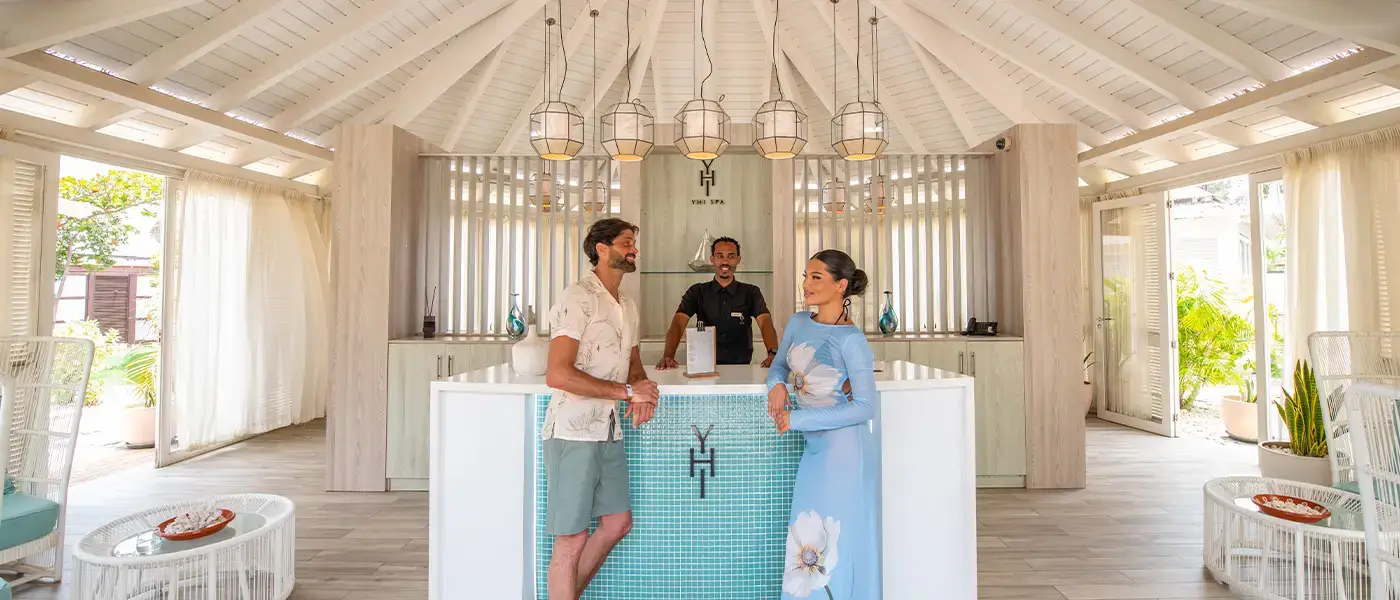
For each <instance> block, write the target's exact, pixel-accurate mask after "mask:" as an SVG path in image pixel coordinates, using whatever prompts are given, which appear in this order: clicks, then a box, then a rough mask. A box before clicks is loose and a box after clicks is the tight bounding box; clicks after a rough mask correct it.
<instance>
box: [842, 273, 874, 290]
mask: <svg viewBox="0 0 1400 600" xmlns="http://www.w3.org/2000/svg"><path fill="white" fill-rule="evenodd" d="M849 281H850V283H847V284H846V295H847V296H862V295H865V288H866V286H868V285H870V276H868V275H866V274H865V271H863V270H861V269H856V272H855V274H853V275H851V278H850V280H849Z"/></svg>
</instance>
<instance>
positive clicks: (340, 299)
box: [326, 125, 428, 491]
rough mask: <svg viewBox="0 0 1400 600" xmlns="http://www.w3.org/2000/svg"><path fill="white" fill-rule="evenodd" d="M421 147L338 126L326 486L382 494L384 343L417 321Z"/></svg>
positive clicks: (408, 139) (378, 129)
mask: <svg viewBox="0 0 1400 600" xmlns="http://www.w3.org/2000/svg"><path fill="white" fill-rule="evenodd" d="M427 149H428V148H427V147H426V144H424V142H423V141H422V140H419V139H418V138H417V137H414V136H413V135H412V134H410V133H408V132H406V131H404V130H402V129H399V128H397V127H393V126H390V125H345V126H342V127H341V132H340V142H339V145H338V147H337V150H336V153H335V164H334V167H333V168H334V181H333V183H332V189H333V190H334V191H333V196H332V203H331V222H332V236H333V238H332V244H331V248H332V253H333V254H332V260H331V268H332V285H333V286H334V290H335V291H334V297H335V299H336V301H335V310H334V320H333V323H334V327H333V330H332V337H331V393H330V402H329V403H328V405H327V407H326V488H327V489H328V490H332V491H384V482H385V477H384V473H385V461H386V450H387V427H388V414H387V406H386V402H387V398H388V379H387V378H388V368H389V364H388V363H389V346H388V341H389V340H391V339H395V338H400V337H405V336H408V335H411V334H413V333H414V332H415V331H417V330H418V329H419V324H420V323H421V322H422V307H421V306H419V302H418V299H419V298H420V291H419V288H420V287H421V285H420V284H421V280H422V279H421V278H422V266H421V261H419V254H418V252H419V248H420V243H419V238H420V236H421V234H422V231H421V229H422V227H421V225H420V223H421V220H420V219H421V213H420V210H421V206H422V201H421V199H422V194H421V193H420V189H419V187H420V181H421V177H420V175H419V172H418V161H419V159H418V154H419V153H420V152H423V151H425V150H427Z"/></svg>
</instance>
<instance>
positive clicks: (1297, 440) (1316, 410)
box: [1259, 360, 1332, 486]
mask: <svg viewBox="0 0 1400 600" xmlns="http://www.w3.org/2000/svg"><path fill="white" fill-rule="evenodd" d="M1283 398H1284V401H1283V402H1282V403H1278V402H1275V403H1274V405H1275V406H1277V407H1278V410H1279V414H1280V415H1282V416H1283V424H1284V425H1285V426H1286V427H1288V439H1289V441H1287V442H1264V443H1262V444H1260V445H1259V472H1260V474H1262V475H1263V476H1265V477H1273V478H1276V479H1287V480H1291V481H1302V482H1304V483H1312V484H1316V485H1321V486H1330V485H1332V465H1331V463H1330V462H1329V461H1328V460H1327V432H1326V430H1325V425H1324V421H1323V416H1322V399H1321V398H1320V397H1319V396H1318V393H1317V380H1316V379H1314V378H1313V372H1312V368H1311V367H1309V366H1308V363H1307V361H1303V360H1300V361H1298V363H1297V366H1296V367H1295V368H1294V370H1293V393H1292V394H1289V393H1288V390H1284V391H1283Z"/></svg>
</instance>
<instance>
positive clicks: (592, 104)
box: [588, 2, 598, 154]
mask: <svg viewBox="0 0 1400 600" xmlns="http://www.w3.org/2000/svg"><path fill="white" fill-rule="evenodd" d="M592 7H593V4H592V3H591V2H590V3H589V10H588V16H589V18H591V19H593V73H592V75H591V77H592V78H593V92H592V97H590V98H589V100H588V101H589V103H590V104H589V105H588V114H589V115H596V114H597V112H598V111H597V110H596V109H595V107H597V106H598V11H596V10H593V8H592ZM593 153H594V154H597V153H598V128H597V127H594V128H593Z"/></svg>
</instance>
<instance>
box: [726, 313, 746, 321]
mask: <svg viewBox="0 0 1400 600" xmlns="http://www.w3.org/2000/svg"><path fill="white" fill-rule="evenodd" d="M729 316H731V317H734V318H735V319H738V320H739V322H740V323H743V322H744V313H739V312H732V313H729Z"/></svg>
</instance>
